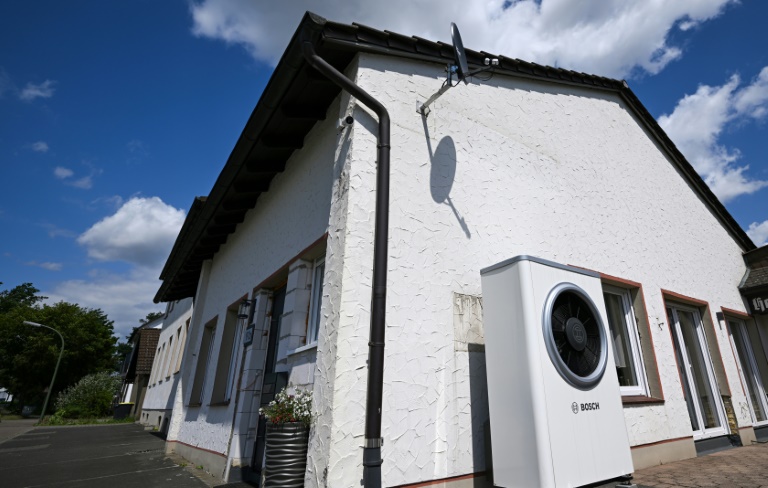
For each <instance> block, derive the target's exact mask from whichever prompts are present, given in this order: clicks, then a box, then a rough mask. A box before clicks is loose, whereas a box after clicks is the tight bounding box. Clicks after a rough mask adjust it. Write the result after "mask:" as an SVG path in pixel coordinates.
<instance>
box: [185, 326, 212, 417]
mask: <svg viewBox="0 0 768 488" xmlns="http://www.w3.org/2000/svg"><path fill="white" fill-rule="evenodd" d="M215 336H216V319H213V320H211V321H210V322H208V323H207V324H206V325H205V327H203V338H202V340H201V341H200V350H199V351H198V353H197V368H196V369H195V380H194V381H193V382H192V392H191V394H190V396H189V403H190V404H191V405H200V404H202V403H203V392H204V391H205V379H206V376H207V371H208V363H209V362H210V359H211V353H212V352H213V338H214V337H215Z"/></svg>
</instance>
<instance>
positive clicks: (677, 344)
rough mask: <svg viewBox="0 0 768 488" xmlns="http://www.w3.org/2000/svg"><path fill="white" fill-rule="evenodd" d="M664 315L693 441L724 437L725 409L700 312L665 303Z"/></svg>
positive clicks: (692, 308)
mask: <svg viewBox="0 0 768 488" xmlns="http://www.w3.org/2000/svg"><path fill="white" fill-rule="evenodd" d="M667 316H668V317H669V324H670V332H671V334H672V342H673V344H674V348H675V358H676V359H677V367H678V373H679V374H680V381H681V382H682V387H683V395H684V396H685V402H686V405H687V407H688V415H689V417H690V419H691V428H692V429H693V438H694V440H699V439H703V438H706V437H713V436H717V435H723V434H726V433H727V432H726V429H725V412H724V407H723V403H722V401H721V399H720V395H719V390H718V387H717V382H716V380H715V371H714V368H713V366H712V358H711V357H710V354H709V348H708V344H707V338H706V335H705V333H704V324H703V322H702V318H701V313H700V311H699V309H698V308H696V307H691V306H686V305H680V304H670V303H668V304H667Z"/></svg>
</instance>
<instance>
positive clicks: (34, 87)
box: [19, 80, 56, 102]
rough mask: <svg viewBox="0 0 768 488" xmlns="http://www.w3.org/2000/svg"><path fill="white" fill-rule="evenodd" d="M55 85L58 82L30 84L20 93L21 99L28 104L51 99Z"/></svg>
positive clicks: (48, 81) (47, 81)
mask: <svg viewBox="0 0 768 488" xmlns="http://www.w3.org/2000/svg"><path fill="white" fill-rule="evenodd" d="M55 84H56V82H55V81H53V80H45V81H44V82H42V83H37V84H35V83H32V82H29V83H27V86H25V87H24V88H23V89H22V90H21V93H19V98H20V99H22V100H24V101H27V102H30V101H32V100H34V99H35V98H51V97H52V96H53V92H54V90H55V88H54V85H55Z"/></svg>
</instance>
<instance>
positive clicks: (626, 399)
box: [621, 395, 664, 405]
mask: <svg viewBox="0 0 768 488" xmlns="http://www.w3.org/2000/svg"><path fill="white" fill-rule="evenodd" d="M621 403H623V404H624V405H663V404H664V399H663V398H656V397H651V396H645V395H627V396H623V397H621Z"/></svg>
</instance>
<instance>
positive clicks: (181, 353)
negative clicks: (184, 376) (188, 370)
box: [173, 319, 191, 374]
mask: <svg viewBox="0 0 768 488" xmlns="http://www.w3.org/2000/svg"><path fill="white" fill-rule="evenodd" d="M190 320H191V319H187V323H186V325H185V326H184V335H182V336H181V340H179V339H178V337H179V335H180V334H181V333H182V332H181V327H179V330H178V332H176V337H177V340H176V344H178V347H179V354H178V356H177V358H176V368H175V369H174V371H173V372H174V374H176V373H178V372H179V370H180V369H181V358H182V357H184V346H186V345H187V335H188V334H189V322H190Z"/></svg>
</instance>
